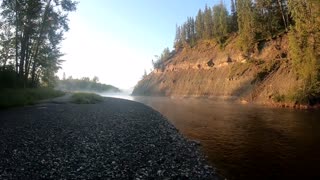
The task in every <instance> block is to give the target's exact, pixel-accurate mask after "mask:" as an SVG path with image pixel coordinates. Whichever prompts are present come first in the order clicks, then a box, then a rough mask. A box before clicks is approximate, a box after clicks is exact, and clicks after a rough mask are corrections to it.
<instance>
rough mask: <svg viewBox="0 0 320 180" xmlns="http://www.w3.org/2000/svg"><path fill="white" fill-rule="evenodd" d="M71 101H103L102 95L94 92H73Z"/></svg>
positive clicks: (94, 102) (83, 102)
mask: <svg viewBox="0 0 320 180" xmlns="http://www.w3.org/2000/svg"><path fill="white" fill-rule="evenodd" d="M71 101H72V102H73V103H76V104H96V103H99V102H102V101H103V97H102V96H99V95H97V94H94V93H75V94H73V95H72V97H71Z"/></svg>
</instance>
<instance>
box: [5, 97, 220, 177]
mask: <svg viewBox="0 0 320 180" xmlns="http://www.w3.org/2000/svg"><path fill="white" fill-rule="evenodd" d="M0 116H1V120H0V124H1V126H0V146H1V147H2V148H1V149H0V179H19V178H24V179H39V178H44V179H48V178H53V179H75V178H81V179H97V178H117V179H123V178H125V179H128V178H129V179H146V178H160V179H166V178H168V179H176V178H182V179H184V178H187V179H189V178H190V179H217V176H216V175H215V173H214V170H213V169H212V168H211V167H210V166H209V165H208V164H207V162H206V160H205V159H204V156H203V155H202V154H201V152H200V151H199V147H198V145H197V143H194V142H192V141H189V140H187V139H186V138H184V137H183V136H182V135H181V134H180V133H179V132H178V130H177V129H176V128H175V127H174V126H173V125H172V124H170V123H169V122H168V120H167V119H165V118H164V117H163V116H162V115H161V114H160V113H158V112H156V111H154V110H153V109H151V108H149V107H147V106H145V105H143V104H141V103H137V102H133V101H127V100H121V99H115V98H105V101H103V102H101V103H97V104H82V105H80V104H72V103H69V102H68V101H64V102H62V103H57V102H45V103H42V104H38V105H36V106H29V107H22V108H13V109H8V110H2V111H0Z"/></svg>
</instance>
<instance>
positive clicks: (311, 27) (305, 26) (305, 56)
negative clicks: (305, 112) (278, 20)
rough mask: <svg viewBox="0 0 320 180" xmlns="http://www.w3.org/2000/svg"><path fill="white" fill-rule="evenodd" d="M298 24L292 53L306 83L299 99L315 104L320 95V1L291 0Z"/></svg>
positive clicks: (291, 35)
mask: <svg viewBox="0 0 320 180" xmlns="http://www.w3.org/2000/svg"><path fill="white" fill-rule="evenodd" d="M289 8H290V12H291V15H292V17H293V20H294V23H295V24H294V26H292V27H291V30H290V32H289V55H290V58H291V59H292V60H293V67H294V69H295V70H296V72H297V75H298V76H299V78H300V80H301V81H302V86H301V88H300V89H299V91H298V92H297V95H296V100H297V101H298V102H308V103H309V104H313V103H316V102H319V101H320V100H319V97H320V62H319V60H320V53H319V52H320V44H319V42H320V19H319V17H320V2H319V1H312V0H306V1H296V0H291V1H289Z"/></svg>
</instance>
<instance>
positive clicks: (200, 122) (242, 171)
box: [113, 95, 320, 179]
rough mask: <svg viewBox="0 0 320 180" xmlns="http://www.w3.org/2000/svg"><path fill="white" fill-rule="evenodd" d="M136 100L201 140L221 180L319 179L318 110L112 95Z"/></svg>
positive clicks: (319, 134) (319, 138) (193, 138)
mask: <svg viewBox="0 0 320 180" xmlns="http://www.w3.org/2000/svg"><path fill="white" fill-rule="evenodd" d="M113 97H118V98H124V99H129V100H134V101H138V102H142V103H144V104H146V105H148V106H151V107H152V108H154V109H155V110H157V111H159V112H161V113H162V114H163V115H164V116H166V117H167V118H168V119H169V120H170V122H171V123H173V124H174V125H175V127H176V128H177V129H179V131H180V132H181V133H182V134H184V135H185V136H186V137H188V138H189V139H192V140H197V141H199V142H201V147H202V150H203V151H204V152H205V154H206V155H207V156H208V160H209V161H210V163H211V164H212V165H213V166H214V167H215V168H217V171H218V173H219V174H221V175H222V176H224V177H226V178H227V179H280V178H285V179H287V178H291V179H293V178H294V179H296V178H301V179H315V178H317V177H320V173H319V172H318V171H319V168H320V111H317V110H293V109H279V108H269V107H263V106H257V105H250V104H249V105H248V104H247V105H243V104H238V103H234V102H227V101H216V100H213V99H195V98H183V99H179V98H177V99H171V98H165V97H131V96H123V95H120V96H113Z"/></svg>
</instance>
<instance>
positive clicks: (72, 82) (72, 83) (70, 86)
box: [57, 77, 120, 92]
mask: <svg viewBox="0 0 320 180" xmlns="http://www.w3.org/2000/svg"><path fill="white" fill-rule="evenodd" d="M98 80H99V79H98V77H94V78H93V79H92V80H90V78H88V77H83V78H81V79H72V77H70V78H68V79H65V80H59V81H58V86H57V88H58V89H61V90H63V91H93V92H107V91H108V92H120V89H118V88H116V87H114V86H112V85H106V84H102V83H99V82H98Z"/></svg>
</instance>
